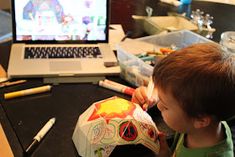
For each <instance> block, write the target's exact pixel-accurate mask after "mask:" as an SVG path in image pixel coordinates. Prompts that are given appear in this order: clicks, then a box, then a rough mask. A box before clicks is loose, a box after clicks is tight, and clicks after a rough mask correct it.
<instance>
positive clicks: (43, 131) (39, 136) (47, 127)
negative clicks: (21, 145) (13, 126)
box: [26, 117, 56, 153]
mask: <svg viewBox="0 0 235 157" xmlns="http://www.w3.org/2000/svg"><path fill="white" fill-rule="evenodd" d="M55 120H56V118H55V117H53V118H51V119H49V121H48V122H47V123H46V124H45V125H44V126H43V128H42V129H41V130H40V131H39V132H38V133H37V135H36V136H34V138H33V142H32V143H31V144H30V145H29V146H28V148H27V149H26V153H32V151H33V148H34V147H35V146H36V145H37V144H38V143H39V142H40V141H41V139H42V138H43V137H44V136H45V135H46V134H47V132H48V131H49V130H50V129H51V127H52V126H53V125H54V124H55Z"/></svg>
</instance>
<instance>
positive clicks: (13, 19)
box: [11, 0, 111, 44]
mask: <svg viewBox="0 0 235 157" xmlns="http://www.w3.org/2000/svg"><path fill="white" fill-rule="evenodd" d="M11 12H12V35H13V43H26V44H96V43H108V41H109V22H110V17H111V16H110V0H106V17H107V18H106V29H105V40H17V36H16V34H17V32H16V31H17V30H16V17H15V14H16V12H15V0H11Z"/></svg>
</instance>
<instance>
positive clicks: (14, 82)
mask: <svg viewBox="0 0 235 157" xmlns="http://www.w3.org/2000/svg"><path fill="white" fill-rule="evenodd" d="M24 82H26V80H18V81H13V82H9V81H8V82H3V83H0V88H1V87H7V86H12V85H16V84H20V83H24Z"/></svg>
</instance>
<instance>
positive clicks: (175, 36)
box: [117, 30, 213, 87]
mask: <svg viewBox="0 0 235 157" xmlns="http://www.w3.org/2000/svg"><path fill="white" fill-rule="evenodd" d="M135 40H138V41H143V42H146V43H148V44H150V45H149V46H152V45H153V46H152V47H156V48H157V47H170V46H171V45H175V46H176V47H177V48H183V47H186V46H189V45H191V44H194V43H204V42H213V41H211V40H209V39H207V38H205V37H203V36H200V35H198V34H196V33H193V32H191V31H188V30H182V31H176V32H171V33H167V34H158V35H152V36H147V37H143V38H139V39H135ZM124 42H128V41H124ZM151 44H152V45H151ZM126 45H127V43H125V46H126ZM125 46H124V43H123V42H121V43H119V44H118V45H117V58H118V61H119V64H120V67H121V73H120V76H121V77H122V78H124V79H125V80H126V81H128V82H129V83H131V84H132V85H134V86H137V87H138V86H142V85H147V84H148V81H149V78H150V76H151V75H152V72H153V66H150V65H149V64H146V63H145V62H144V61H143V60H141V59H140V58H138V57H136V55H134V54H132V53H130V52H128V50H127V49H125ZM128 46H129V47H133V46H135V45H133V44H132V43H131V44H130V45H128ZM137 46H139V45H137Z"/></svg>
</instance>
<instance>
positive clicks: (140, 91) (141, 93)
mask: <svg viewBox="0 0 235 157" xmlns="http://www.w3.org/2000/svg"><path fill="white" fill-rule="evenodd" d="M146 93H147V88H146V87H144V86H141V87H139V88H136V90H135V92H134V94H133V95H132V99H131V101H132V102H134V103H136V104H139V105H140V106H141V107H142V108H143V105H144V104H146V103H147V104H148V106H149V107H152V106H153V105H154V103H155V102H156V101H155V100H154V99H152V98H151V99H148V97H147V94H146Z"/></svg>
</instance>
